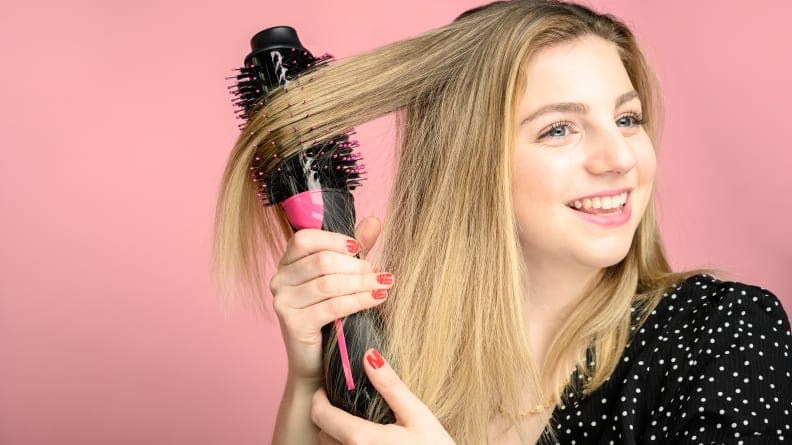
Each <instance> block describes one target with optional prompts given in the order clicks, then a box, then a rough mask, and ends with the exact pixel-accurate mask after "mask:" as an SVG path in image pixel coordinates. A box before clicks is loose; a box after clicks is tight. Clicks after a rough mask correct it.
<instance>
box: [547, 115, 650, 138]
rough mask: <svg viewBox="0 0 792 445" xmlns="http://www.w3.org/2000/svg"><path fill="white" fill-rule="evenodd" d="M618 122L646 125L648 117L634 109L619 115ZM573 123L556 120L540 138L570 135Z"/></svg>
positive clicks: (633, 125)
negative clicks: (645, 117)
mask: <svg viewBox="0 0 792 445" xmlns="http://www.w3.org/2000/svg"><path fill="white" fill-rule="evenodd" d="M616 122H617V125H618V124H619V123H626V125H620V126H624V127H627V128H629V127H637V126H639V125H644V124H645V123H646V122H647V121H646V119H644V118H643V115H641V114H640V113H635V112H633V111H630V112H628V113H626V114H624V115H622V116H621V117H619V119H618V120H617V121H616ZM571 125H572V122H569V121H560V122H555V123H554V124H552V125H551V126H550V128H549V129H548V130H547V131H545V132H544V133H542V134H541V135H539V139H545V138H551V139H560V138H563V137H564V136H567V135H568V133H567V131H569V129H570V126H571Z"/></svg>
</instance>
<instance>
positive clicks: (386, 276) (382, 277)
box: [377, 272, 393, 284]
mask: <svg viewBox="0 0 792 445" xmlns="http://www.w3.org/2000/svg"><path fill="white" fill-rule="evenodd" d="M377 282H379V283H380V284H392V283H393V274H392V273H390V272H385V273H381V274H379V275H377Z"/></svg>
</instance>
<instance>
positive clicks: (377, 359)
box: [366, 349, 385, 369]
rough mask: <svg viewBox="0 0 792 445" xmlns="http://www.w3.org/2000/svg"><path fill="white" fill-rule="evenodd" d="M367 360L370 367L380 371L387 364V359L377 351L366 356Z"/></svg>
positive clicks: (372, 351) (374, 350) (373, 350)
mask: <svg viewBox="0 0 792 445" xmlns="http://www.w3.org/2000/svg"><path fill="white" fill-rule="evenodd" d="M366 360H368V362H369V365H371V367H372V368H374V369H380V368H381V367H382V365H384V364H385V359H384V358H382V356H381V355H380V353H379V351H377V350H376V349H372V350H371V352H369V353H368V354H367V355H366Z"/></svg>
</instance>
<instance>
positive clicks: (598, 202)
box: [569, 192, 627, 210]
mask: <svg viewBox="0 0 792 445" xmlns="http://www.w3.org/2000/svg"><path fill="white" fill-rule="evenodd" d="M625 202H627V192H623V193H621V194H619V195H615V196H605V197H602V198H600V197H596V198H593V199H589V198H586V199H584V200H582V201H580V200H577V201H575V202H573V203H572V204H569V207H574V208H576V209H580V208H583V209H605V210H608V209H613V208H616V207H620V206H622V205H624V203H625Z"/></svg>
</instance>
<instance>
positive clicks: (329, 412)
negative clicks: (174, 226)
mask: <svg viewBox="0 0 792 445" xmlns="http://www.w3.org/2000/svg"><path fill="white" fill-rule="evenodd" d="M289 94H290V96H289V98H290V102H293V103H302V101H303V100H307V102H308V105H304V107H303V108H302V110H303V111H306V114H307V115H309V116H310V117H308V116H307V117H306V118H305V119H304V120H303V121H301V124H302V125H303V126H304V127H308V126H310V128H311V129H313V128H314V126H316V127H317V128H319V127H321V128H322V129H323V130H325V131H329V132H331V133H332V132H333V131H336V132H340V130H342V129H344V128H348V127H350V126H354V125H359V124H361V123H363V122H366V121H369V120H371V119H374V118H376V117H379V116H382V115H384V114H387V113H391V112H394V113H396V117H397V118H398V120H397V124H398V127H397V128H398V129H399V131H400V133H399V136H400V137H399V153H398V154H399V164H398V169H397V171H396V175H395V178H394V188H393V191H392V198H391V202H390V207H389V210H388V215H389V219H388V220H387V221H386V224H385V226H384V236H383V241H382V250H381V251H380V252H379V255H378V258H377V259H376V261H367V260H365V259H356V258H354V257H353V255H354V254H355V253H357V252H359V251H361V250H362V251H363V252H364V253H365V252H366V251H368V250H369V249H370V248H371V246H372V245H373V244H374V242H375V241H376V239H377V237H378V234H379V232H380V223H379V221H377V220H376V219H374V218H367V219H364V220H363V221H361V223H360V225H359V226H358V230H357V232H356V238H357V240H354V239H351V238H348V237H345V236H343V235H339V234H334V233H329V232H323V231H320V230H313V229H305V230H301V231H298V232H297V233H295V234H294V236H292V237H291V238H290V239H289V240H288V243H287V244H286V246H285V248H284V247H283V246H282V243H280V244H279V240H280V239H284V238H286V237H287V236H288V232H287V231H286V230H285V228H286V227H287V226H286V223H285V220H284V219H283V215H282V214H280V213H278V210H277V208H275V207H270V208H266V209H264V210H263V211H262V210H261V209H260V206H258V205H257V203H256V201H255V199H254V198H252V196H253V194H254V193H253V192H254V191H253V189H252V188H251V185H250V184H249V182H248V181H247V177H246V174H245V173H246V171H247V168H248V164H249V161H250V159H251V158H252V157H253V156H255V154H256V151H255V150H256V149H255V142H256V141H255V140H254V139H253V137H252V136H250V137H245V136H243V137H241V138H240V140H239V141H238V143H237V145H236V147H235V150H234V153H232V158H231V161H230V162H229V165H228V167H227V170H226V176H225V179H224V183H223V188H222V191H221V192H222V193H221V196H220V201H219V209H218V223H217V224H218V229H217V233H218V236H217V240H216V249H217V264H218V270H219V273H220V274H221V279H222V280H225V281H228V282H230V281H232V280H233V279H236V278H239V279H241V280H243V281H244V282H245V283H247V284H248V285H249V287H250V288H251V289H253V291H255V292H257V295H260V294H261V289H260V287H261V285H260V283H261V279H260V278H261V276H262V275H261V272H260V269H259V266H260V264H259V259H258V258H259V256H257V252H261V251H262V250H264V251H267V252H270V253H272V257H273V258H278V255H280V260H279V263H278V268H277V272H276V273H275V274H274V275H273V277H272V279H271V281H270V290H271V291H272V294H273V299H274V302H273V304H274V308H275V311H276V313H277V315H278V319H279V322H280V325H281V328H282V333H283V336H284V341H285V344H286V350H287V354H288V360H289V376H288V379H287V386H286V390H285V393H284V397H283V400H282V402H281V407H280V411H279V414H278V419H277V423H276V427H275V434H274V438H273V442H274V443H276V444H292V443H294V444H298V443H299V444H306V443H316V442H321V443H345V444H350V443H355V444H360V443H380V444H383V443H384V444H388V443H394V444H395V443H399V444H401V443H416V444H417V443H453V442H454V441H455V442H456V443H464V444H479V443H486V442H489V443H498V444H517V443H524V444H527V443H536V441H537V440H538V439H541V440H544V441H545V442H547V443H645V442H646V443H652V442H656V443H680V442H684V443H687V442H690V443H738V441H742V440H745V441H746V442H745V443H750V441H751V440H755V437H756V436H757V435H758V436H759V437H761V439H764V440H768V439H769V441H770V442H776V441H778V440H784V438H786V440H789V438H792V431H790V425H789V424H790V423H792V422H789V420H788V419H789V412H790V410H791V409H792V395H791V394H790V387H792V379H791V378H790V372H789V364H788V363H789V349H790V343H791V342H790V333H789V321H788V317H787V316H786V314H785V313H784V311H783V309H782V307H781V306H780V304H779V302H778V300H777V298H776V297H775V296H774V295H773V294H772V293H771V292H769V291H767V290H765V289H762V288H759V287H756V286H751V285H748V284H743V283H737V282H725V281H721V280H718V279H716V278H714V276H713V274H712V273H711V272H710V271H708V270H691V271H684V272H674V271H672V270H671V268H670V267H669V265H668V262H667V261H666V258H665V255H664V253H663V247H662V243H661V241H660V237H659V231H658V228H657V225H656V220H655V210H654V195H653V194H654V188H653V186H654V175H655V161H656V150H657V149H658V148H659V143H658V141H659V135H660V132H661V125H660V120H661V111H660V101H659V97H658V92H657V88H656V82H655V79H654V76H653V74H652V72H651V70H650V67H649V65H648V63H647V61H646V60H645V58H644V56H643V54H642V52H641V51H640V49H639V47H638V45H637V43H636V40H635V38H634V37H633V35H632V34H631V32H630V31H629V30H628V29H627V28H626V27H625V26H624V24H622V23H621V22H619V21H617V20H616V19H614V18H613V17H611V16H608V15H600V14H597V13H595V12H593V11H591V10H589V9H587V8H585V7H583V6H580V5H575V4H569V3H559V2H556V1H528V0H523V1H520V0H515V1H511V2H495V3H491V4H489V5H487V6H484V7H480V8H476V9H474V10H471V11H468V12H466V13H464V14H463V15H461V16H460V17H459V18H458V19H457V20H455V21H454V22H453V23H451V24H449V25H447V26H445V27H442V28H439V29H437V30H433V31H430V32H428V33H425V34H422V35H420V36H418V37H415V38H412V39H407V40H404V41H400V42H396V43H394V44H391V45H388V46H385V47H383V48H378V49H375V50H373V51H371V52H368V53H365V54H361V55H358V56H355V57H351V58H349V59H347V60H346V61H345V62H344V63H343V64H339V65H336V66H332V67H328V68H325V69H322V70H321V71H320V72H318V73H317V76H316V80H315V81H314V82H313V83H309V84H306V86H305V88H304V90H303V89H300V90H295V91H290V92H289ZM273 106H275V105H273ZM276 119H277V118H276ZM278 124H279V122H278V121H277V120H275V121H272V120H270V121H267V122H265V121H264V120H254V121H253V122H251V125H250V129H251V130H253V132H258V130H259V129H265V128H266V126H267V125H278ZM251 231H257V232H258V231H260V233H257V234H259V235H261V236H251V233H250V232H251ZM260 240H261V241H260ZM261 243H263V245H262V244H261ZM362 258H365V256H362ZM373 264H379V265H381V268H382V271H383V272H379V269H378V268H376V267H375V266H374V265H373ZM383 290H384V291H383ZM375 306H376V307H377V308H378V309H379V310H380V311H381V313H382V314H383V318H384V319H385V320H386V324H387V333H388V339H387V345H386V347H384V348H383V351H382V354H381V355H380V354H378V353H377V352H375V351H372V352H371V353H370V354H369V355H367V362H366V363H364V366H365V369H366V371H367V373H368V375H369V378H370V379H371V381H372V383H373V384H374V385H375V387H377V389H378V391H379V392H380V393H381V394H382V395H383V397H384V398H385V400H386V401H387V402H388V404H389V405H390V406H391V408H392V409H393V411H394V413H395V414H396V417H397V419H398V422H397V423H396V424H393V425H379V424H377V423H375V422H370V421H367V420H364V419H360V418H356V417H353V416H350V415H348V414H346V413H345V412H343V411H341V410H339V409H337V408H335V407H332V406H330V405H329V403H328V402H327V399H326V397H325V394H324V393H323V390H321V389H320V386H321V385H320V383H321V379H320V375H321V367H320V364H321V360H320V351H321V334H320V328H321V326H323V325H325V324H327V323H329V322H331V321H332V320H334V319H335V318H337V317H342V316H346V315H348V314H351V313H355V312H358V311H360V310H362V309H365V308H370V307H375ZM383 357H384V358H383ZM385 358H387V360H385Z"/></svg>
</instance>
